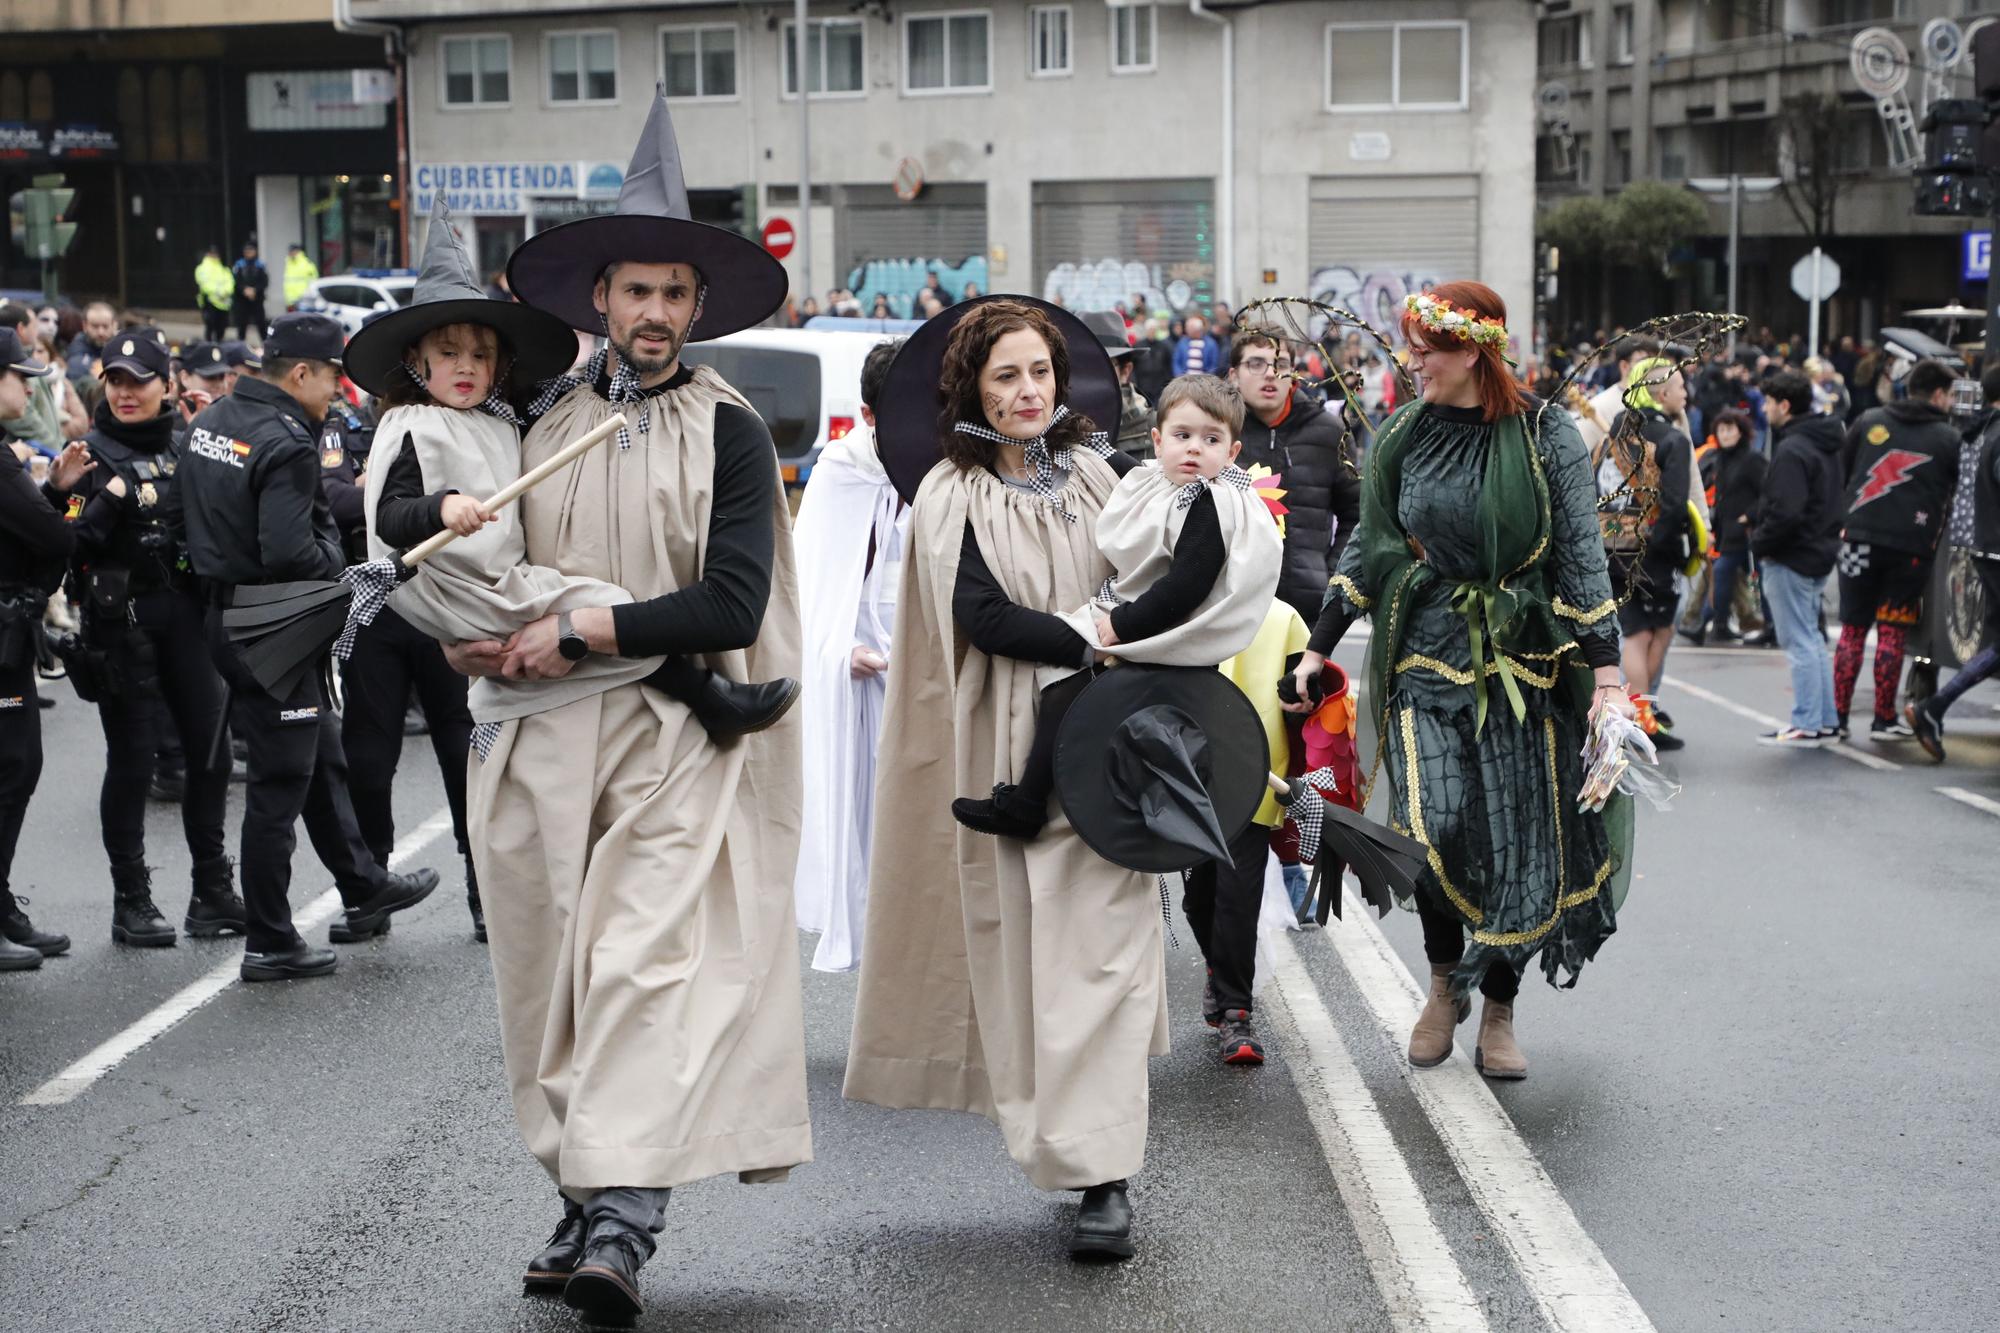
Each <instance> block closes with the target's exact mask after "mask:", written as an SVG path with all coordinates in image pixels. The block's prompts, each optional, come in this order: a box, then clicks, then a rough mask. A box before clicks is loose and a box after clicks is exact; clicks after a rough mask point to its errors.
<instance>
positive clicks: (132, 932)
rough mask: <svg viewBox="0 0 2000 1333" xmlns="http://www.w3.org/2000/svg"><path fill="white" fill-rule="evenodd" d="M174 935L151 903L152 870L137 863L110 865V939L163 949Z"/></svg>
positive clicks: (138, 946)
mask: <svg viewBox="0 0 2000 1333" xmlns="http://www.w3.org/2000/svg"><path fill="white" fill-rule="evenodd" d="M176 938H178V937H177V936H176V935H175V934H174V928H173V927H172V926H170V925H168V924H167V919H166V918H165V917H163V916H161V915H160V909H159V908H157V907H155V906H153V872H152V870H151V869H150V868H148V867H146V866H143V865H137V866H113V867H111V939H112V942H113V943H115V944H129V945H131V946H133V947H134V948H139V949H164V948H167V947H169V946H171V945H172V944H173V942H174V940H175V939H176Z"/></svg>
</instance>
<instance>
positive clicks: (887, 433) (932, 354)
mask: <svg viewBox="0 0 2000 1333" xmlns="http://www.w3.org/2000/svg"><path fill="white" fill-rule="evenodd" d="M988 301H1015V302H1018V303H1019V304H1021V305H1030V306H1033V307H1035V309H1037V310H1039V311H1041V312H1042V313H1043V314H1045V315H1047V316H1048V317H1049V318H1050V319H1051V320H1053V321H1054V322H1055V326H1056V328H1058V329H1059V330H1061V331H1062V336H1063V342H1064V343H1065V344H1067V345H1068V347H1069V401H1068V404H1067V405H1068V407H1069V410H1070V411H1072V412H1079V413H1081V414H1083V415H1084V416H1087V417H1089V418H1090V420H1091V423H1092V424H1093V425H1094V426H1096V427H1097V428H1098V429H1099V430H1105V431H1112V432H1116V431H1117V429H1118V414H1119V412H1120V411H1121V410H1122V408H1123V405H1124V400H1123V398H1122V397H1121V395H1120V393H1119V389H1118V372H1117V371H1116V370H1115V369H1113V368H1112V365H1111V357H1110V356H1109V355H1108V354H1107V353H1106V352H1105V350H1104V344H1103V343H1102V342H1100V341H1099V340H1098V337H1097V335H1096V334H1095V333H1093V332H1092V331H1091V329H1090V326H1089V325H1087V324H1085V323H1084V322H1083V321H1082V320H1080V319H1078V318H1077V317H1076V316H1075V315H1073V314H1071V313H1070V312H1069V311H1067V310H1065V309H1063V308H1062V307H1061V306H1059V305H1052V304H1050V303H1049V302H1047V301H1038V300H1036V299H1035V298H1034V297H1032V296H1012V295H1006V294H995V295H992V296H975V297H973V298H972V299H971V300H970V301H960V302H959V303H958V304H957V305H955V306H952V307H951V308H950V309H948V310H944V311H941V312H939V313H938V314H935V315H933V316H931V317H930V318H929V319H927V320H925V321H924V323H923V327H922V328H920V329H918V330H917V331H916V332H915V333H912V334H911V335H910V336H909V338H908V339H906V340H905V341H904V343H903V350H902V351H900V352H898V353H896V359H895V360H894V361H893V362H891V363H890V365H889V377H888V378H887V379H886V380H885V381H883V384H882V405H881V406H880V407H878V408H877V409H876V410H875V444H876V447H877V449H879V450H880V451H881V454H882V463H883V465H884V466H885V467H887V468H888V470H889V480H890V481H891V482H892V483H893V484H894V485H895V487H896V491H897V493H898V494H899V495H901V496H902V497H903V498H904V499H905V500H914V499H916V498H917V487H919V486H921V485H923V482H924V477H925V475H926V474H928V473H929V472H930V470H931V469H932V468H934V467H936V466H937V465H938V460H939V459H941V458H943V457H944V446H943V444H942V442H941V441H940V439H939V432H940V431H941V429H942V427H941V426H940V425H939V423H938V414H939V413H940V412H942V411H944V406H945V404H944V398H943V397H942V395H940V394H939V392H938V380H939V378H940V377H941V376H942V375H943V373H944V352H945V348H946V347H947V346H948V345H949V344H950V343H951V333H952V330H953V329H955V328H957V327H958V321H960V320H961V319H964V318H965V317H966V315H968V314H970V313H971V312H972V311H974V310H976V309H978V308H979V307H980V306H982V305H984V304H986V303H987V302H988ZM979 424H982V425H983V424H985V423H983V422H982V423H979Z"/></svg>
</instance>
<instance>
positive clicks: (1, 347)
mask: <svg viewBox="0 0 2000 1333" xmlns="http://www.w3.org/2000/svg"><path fill="white" fill-rule="evenodd" d="M0 370H11V371H14V372H16V373H17V374H21V375H26V376H27V377H28V378H29V379H40V378H41V377H42V376H44V375H47V374H50V373H52V372H53V371H54V370H55V367H54V366H45V365H43V364H42V363H41V362H39V361H37V360H35V358H34V355H33V354H32V353H30V352H29V351H28V349H27V348H25V347H23V346H21V338H20V335H19V334H17V333H15V332H14V330H12V329H11V328H0Z"/></svg>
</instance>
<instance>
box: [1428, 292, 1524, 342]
mask: <svg viewBox="0 0 2000 1333" xmlns="http://www.w3.org/2000/svg"><path fill="white" fill-rule="evenodd" d="M1403 308H1404V309H1406V310H1408V311H1409V312H1410V313H1411V314H1413V315H1415V316H1416V317H1417V323H1418V324H1421V325H1422V326H1423V327H1424V329H1425V331H1426V332H1429V333H1445V334H1450V335H1451V336H1452V337H1454V338H1463V339H1464V340H1465V341H1467V342H1469V343H1477V344H1479V345H1481V346H1484V347H1493V348H1498V349H1499V350H1500V351H1501V352H1503V353H1504V352H1505V351H1506V350H1507V326H1506V325H1505V324H1502V323H1501V322H1500V321H1499V320H1497V319H1494V318H1492V317H1491V316H1488V315H1482V314H1480V313H1479V312H1478V311H1477V310H1468V309H1465V308H1464V307H1461V306H1454V305H1452V304H1451V303H1450V302H1448V301H1440V300H1438V299H1437V298H1436V297H1435V296H1432V295H1430V294H1429V293H1428V292H1425V293H1421V294H1419V295H1416V296H1406V297H1404V298H1403Z"/></svg>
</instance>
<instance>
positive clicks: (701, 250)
mask: <svg viewBox="0 0 2000 1333" xmlns="http://www.w3.org/2000/svg"><path fill="white" fill-rule="evenodd" d="M613 263H637V264H690V265H692V266H693V267H694V268H695V269H696V271H698V272H699V273H700V274H701V281H702V285H703V288H704V295H703V298H702V306H701V313H700V314H699V315H698V316H697V317H696V319H695V321H694V325H693V327H692V328H690V329H689V330H688V339H687V340H688V341H689V342H702V341H704V340H706V339H709V338H720V337H722V336H723V335H724V334H726V333H735V332H736V331H737V330H739V329H747V328H751V327H753V326H755V325H757V324H761V323H763V322H764V321H765V320H766V319H768V318H769V317H770V315H771V312H772V311H774V310H776V309H777V308H778V307H779V306H780V305H782V304H783V303H784V300H785V291H786V288H787V286H788V282H787V280H786V277H785V267H784V265H782V264H780V263H779V262H778V261H777V260H776V259H773V258H772V257H771V255H770V252H769V251H767V250H765V249H764V247H763V246H762V245H760V244H758V243H757V242H756V241H753V240H751V239H750V238H749V237H747V236H742V235H739V234H737V233H736V232H733V231H730V230H729V229H728V228H726V227H715V226H710V225H709V224H708V223H706V222H696V221H695V220H694V218H693V215H692V214H691V213H690V212H689V210H688V192H687V183H686V181H685V180H684V179H683V178H682V176H681V150H680V144H679V143H678V142H677V141H676V140H675V138H674V123H673V120H672V118H671V117H670V116H669V115H668V114H667V99H666V97H665V95H664V93H656V94H655V96H654V98H653V109H652V112H651V114H649V115H648V116H647V117H646V128H645V129H644V130H642V131H640V134H639V146H638V147H637V148H636V149H634V150H633V152H632V165H631V166H629V167H627V168H626V169H625V184H624V186H623V187H622V188H621V189H620V190H619V191H618V209H617V211H616V212H613V213H600V214H598V215H597V216H595V217H587V218H578V219H576V221H574V222H565V223H563V224H562V225H561V226H559V227H551V228H549V229H548V230H547V231H539V232H536V233H535V234H534V235H533V236H530V237H529V238H528V239H527V240H525V241H523V242H521V244H520V246H519V248H517V249H516V250H515V251H514V257H513V258H512V259H510V260H509V261H508V262H507V285H508V286H509V287H511V288H512V289H513V291H514V294H515V295H516V296H518V297H520V298H521V299H522V300H523V301H526V302H528V303H529V304H530V305H536V306H540V307H541V308H542V309H544V310H546V311H548V312H550V313H551V314H554V315H557V316H559V317H560V318H562V319H564V320H567V321H568V322H569V325H570V327H571V328H576V329H582V330H584V331H585V332H588V333H597V332H600V331H601V330H602V328H603V325H602V323H601V322H600V320H599V318H598V314H597V308H596V306H595V305H593V304H592V302H591V290H592V288H594V287H595V286H596V285H597V278H598V275H599V274H601V273H603V272H604V270H605V268H606V266H608V265H610V264H613Z"/></svg>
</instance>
